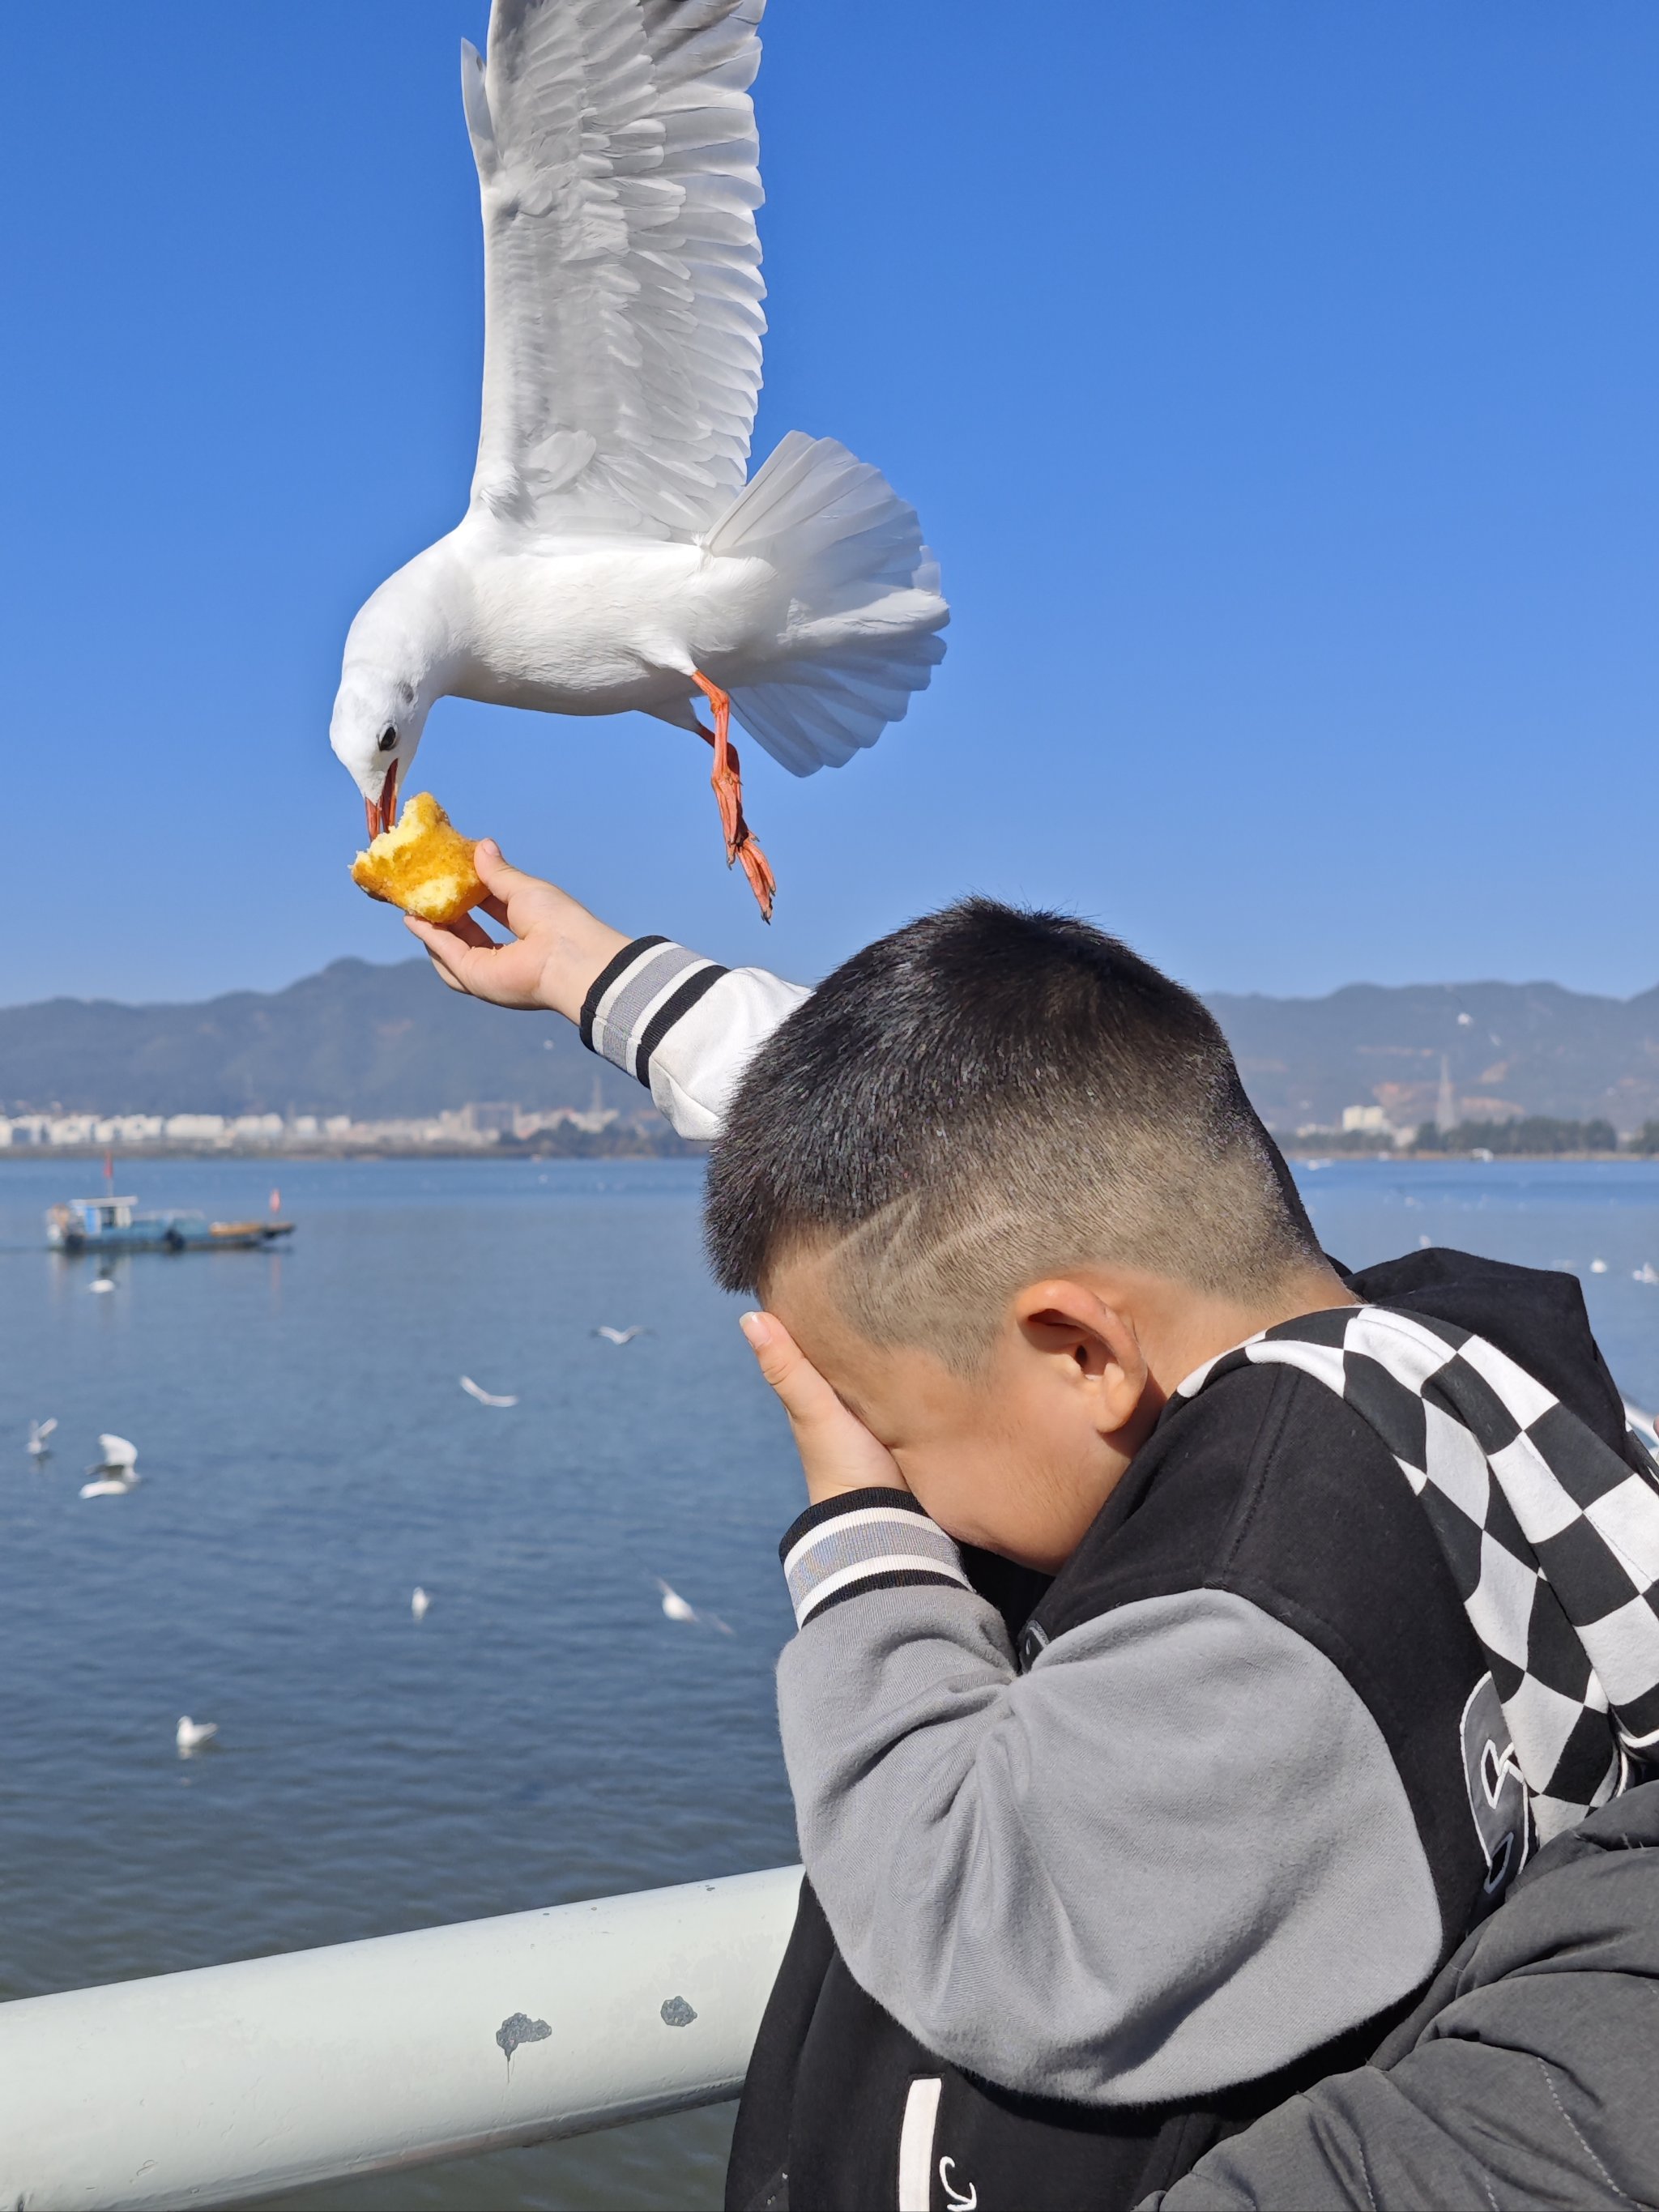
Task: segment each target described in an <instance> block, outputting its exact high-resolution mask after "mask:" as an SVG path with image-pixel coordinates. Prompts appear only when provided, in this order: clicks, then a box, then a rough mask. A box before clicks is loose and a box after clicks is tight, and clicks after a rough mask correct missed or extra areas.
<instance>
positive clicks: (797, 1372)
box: [739, 1313, 853, 1421]
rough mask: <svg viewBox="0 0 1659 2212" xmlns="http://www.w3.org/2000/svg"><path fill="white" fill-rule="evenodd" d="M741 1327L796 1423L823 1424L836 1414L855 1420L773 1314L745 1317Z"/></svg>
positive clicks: (768, 1379) (747, 1315) (764, 1374)
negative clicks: (815, 1422)
mask: <svg viewBox="0 0 1659 2212" xmlns="http://www.w3.org/2000/svg"><path fill="white" fill-rule="evenodd" d="M739 1327H740V1328H742V1330H743V1333H744V1335H745V1336H746V1337H747V1338H748V1340H749V1344H750V1350H751V1351H752V1352H754V1355H755V1358H756V1360H757V1364H758V1365H759V1367H760V1371H761V1373H762V1374H763V1376H765V1377H766V1379H767V1381H768V1382H769V1383H770V1384H771V1386H772V1388H773V1389H775V1391H776V1392H777V1394H778V1396H779V1398H780V1400H781V1401H782V1405H783V1410H784V1412H785V1413H787V1414H788V1416H789V1418H790V1419H791V1420H792V1421H814V1420H817V1421H821V1420H824V1419H829V1418H832V1417H833V1416H835V1415H836V1414H839V1415H840V1416H841V1418H842V1419H843V1420H851V1419H853V1416H852V1415H851V1414H850V1413H848V1410H847V1408H846V1407H845V1406H843V1405H842V1402H841V1400H840V1399H839V1398H838V1397H836V1394H835V1392H834V1391H833V1390H832V1389H830V1388H829V1384H828V1383H826V1382H825V1381H824V1379H823V1376H822V1375H820V1374H819V1373H818V1370H817V1368H816V1367H814V1366H813V1364H812V1363H811V1360H810V1359H808V1358H807V1357H806V1354H805V1352H803V1351H802V1350H801V1348H800V1346H799V1345H798V1344H797V1343H796V1342H795V1340H794V1338H793V1336H791V1335H790V1334H789V1332H788V1330H787V1328H785V1327H784V1325H783V1323H782V1322H781V1321H778V1320H775V1318H774V1316H772V1315H770V1314H760V1313H752V1314H745V1315H744V1317H743V1320H742V1322H740V1323H739Z"/></svg>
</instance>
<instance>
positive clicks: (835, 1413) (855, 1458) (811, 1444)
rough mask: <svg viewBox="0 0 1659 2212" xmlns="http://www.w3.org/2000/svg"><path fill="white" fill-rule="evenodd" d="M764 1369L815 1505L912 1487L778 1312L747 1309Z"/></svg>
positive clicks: (747, 1325) (748, 1329)
mask: <svg viewBox="0 0 1659 2212" xmlns="http://www.w3.org/2000/svg"><path fill="white" fill-rule="evenodd" d="M739 1325H740V1327H741V1328H742V1330H743V1333H744V1335H745V1336H746V1337H747V1338H748V1340H749V1345H750V1350H751V1351H752V1352H753V1353H754V1355H755V1357H756V1358H757V1360H758V1361H759V1363H760V1371H761V1373H762V1374H763V1376H765V1377H766V1379H767V1381H768V1382H769V1383H770V1384H771V1386H772V1388H773V1389H775V1391H776V1392H777V1394H778V1398H779V1401H780V1402H781V1405H782V1407H783V1410H784V1412H785V1413H787V1414H788V1416H789V1425H790V1427H791V1428H792V1429H793V1431H794V1432H795V1449H797V1450H798V1451H799V1454H800V1463H801V1466H802V1468H803V1469H804V1470H805V1475H806V1494H807V1496H808V1497H809V1498H811V1501H812V1503H813V1504H814V1505H821V1504H823V1500H824V1499H825V1498H839V1497H841V1496H842V1495H843V1494H844V1493H845V1492H847V1491H849V1490H871V1489H883V1490H908V1488H909V1485H908V1483H907V1482H906V1481H905V1480H904V1477H903V1476H902V1474H900V1473H899V1466H898V1462H897V1461H896V1459H895V1458H894V1457H893V1455H892V1453H891V1452H890V1451H889V1450H888V1449H887V1447H886V1445H885V1444H884V1443H878V1442H877V1440H876V1438H875V1437H872V1435H871V1433H870V1431H869V1430H868V1429H866V1427H865V1425H864V1424H863V1422H862V1421H861V1420H860V1419H859V1418H858V1416H857V1414H856V1413H849V1412H848V1408H847V1407H845V1406H844V1405H843V1404H842V1401H841V1400H840V1399H839V1398H838V1397H837V1396H836V1394H835V1392H834V1391H833V1390H832V1389H830V1387H829V1384H828V1383H826V1382H825V1381H824V1379H823V1376H822V1375H820V1374H819V1373H818V1370H817V1368H816V1367H814V1366H813V1365H812V1364H811V1361H810V1360H809V1359H808V1358H807V1357H806V1355H805V1352H803V1351H802V1350H801V1348H800V1346H799V1345H798V1344H797V1343H796V1342H795V1340H794V1339H793V1336H791V1335H790V1334H789V1332H788V1330H787V1328H785V1327H784V1325H783V1323H782V1322H781V1321H779V1320H778V1318H777V1317H776V1316H775V1315H774V1314H766V1313H751V1314H745V1315H744V1317H743V1320H742V1322H741V1323H740V1324H739Z"/></svg>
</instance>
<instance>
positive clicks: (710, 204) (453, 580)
mask: <svg viewBox="0 0 1659 2212" xmlns="http://www.w3.org/2000/svg"><path fill="white" fill-rule="evenodd" d="M763 4H764V0H494V5H493V6H492V8H491V9H490V16H489V40H488V48H489V56H488V59H487V60H484V59H481V58H479V56H478V54H477V52H476V51H475V49H474V48H473V47H471V46H469V45H467V44H466V42H465V40H463V41H462V45H461V90H462V96H463V100H464V103H465V111H466V123H467V129H468V131H469V133H470V134H471V140H472V151H473V155H474V158H475V160H476V161H477V170H478V185H479V191H480V193H481V196H482V198H483V232H484V369H483V414H482V421H481V425H480V430H479V437H478V458H477V467H476V470H475V471H474V474H473V478H472V493H471V503H470V504H469V506H468V508H467V511H466V513H465V516H464V517H463V519H462V520H461V521H460V523H459V525H458V526H457V527H456V528H455V529H453V530H452V531H451V532H450V533H449V534H448V536H447V537H446V538H440V539H439V540H438V542H437V544H435V545H430V546H428V548H427V550H425V552H423V553H420V554H417V555H416V557H415V559H414V560H412V561H410V562H409V563H408V564H407V566H406V567H404V568H400V569H398V572H397V573H396V574H394V575H392V576H391V577H389V578H388V579H387V580H386V582H385V583H384V584H382V585H381V586H380V589H379V590H378V591H377V592H375V593H374V596H373V598H372V599H369V600H368V603H367V605H365V606H364V607H363V608H362V611H360V612H359V614H358V615H357V617H356V620H355V621H354V622H353V623H352V625H351V629H350V632H349V635H348V636H347V639H346V644H345V655H344V663H343V669H342V672H341V678H340V688H339V691H338V693H337V696H336V699H335V702H334V713H333V719H332V721H331V725H330V730H329V737H330V742H331V744H332V745H333V747H334V750H335V751H336V752H337V754H338V756H339V757H340V759H341V760H342V761H343V763H344V764H345V766H346V767H347V769H349V771H350V773H351V775H352V776H353V778H354V780H355V781H356V784H357V787H358V788H359V790H360V791H361V792H362V795H363V801H364V806H365V810H366V812H367V814H368V827H369V832H370V835H371V836H373V835H374V832H375V831H376V830H377V829H387V828H389V827H390V826H391V823H392V818H393V816H394V814H395V812H396V808H397V794H398V785H399V782H400V781H402V782H403V783H404V785H405V786H406V785H407V783H408V780H409V770H410V763H411V762H412V761H413V759H414V757H415V753H416V748H417V747H418V745H419V744H420V742H421V732H422V728H423V727H424V726H425V722H426V718H427V715H428V712H429V710H430V708H431V707H432V703H433V702H434V700H435V699H439V698H442V697H444V696H446V695H450V696H457V697H460V698H465V699H482V700H485V701H489V702H493V703H495V704H497V705H501V706H507V707H529V708H538V709H539V710H541V711H542V712H544V713H546V714H620V713H622V712H623V711H624V710H625V709H628V708H639V709H641V711H643V712H644V713H646V714H653V715H655V716H656V717H657V719H658V720H660V721H665V722H670V723H672V724H673V725H674V726H676V727H677V728H679V729H684V730H692V731H696V732H697V734H698V735H699V736H700V737H702V738H704V739H705V740H706V741H707V742H708V744H712V745H713V747H714V776H713V782H714V793H715V796H716V798H717V799H718V800H719V803H720V822H721V826H722V828H723V829H724V832H725V836H726V859H727V861H728V863H730V862H731V861H732V860H738V861H740V862H741V863H742V865H743V868H744V873H745V874H746V875H747V877H748V878H749V881H750V885H751V887H752V889H753V890H754V893H755V896H756V897H757V900H758V901H759V902H760V907H761V911H762V913H763V914H764V915H768V916H769V915H770V912H771V903H772V895H773V890H774V883H773V878H772V872H771V870H770V868H769V866H767V863H766V860H765V857H764V855H763V854H762V853H761V851H760V848H759V847H758V846H757V844H756V843H755V841H754V838H753V837H752V836H750V832H749V829H748V825H747V824H746V823H745V822H744V817H743V804H742V787H741V784H740V782H739V781H738V757H737V753H736V751H735V750H734V749H733V747H732V744H731V742H730V738H729V736H728V721H729V718H730V717H731V716H732V715H735V716H736V718H737V720H738V721H739V722H741V723H742V725H743V726H744V728H745V729H746V730H747V731H749V732H750V734H751V735H752V736H753V737H755V738H757V739H758V741H759V742H760V744H763V746H764V747H765V748H766V750H767V751H768V752H769V753H770V754H771V756H772V757H773V758H774V759H775V760H776V761H778V762H779V763H781V765H782V766H783V767H784V768H786V769H788V770H789V771H790V772H791V774H792V775H812V774H813V773H814V771H815V770H817V769H820V768H824V767H835V768H839V767H840V766H841V765H842V763H843V762H845V761H848V760H849V759H850V758H851V757H852V756H853V754H854V752H856V751H858V750H860V747H862V746H866V745H871V744H874V743H875V741H876V739H877V738H878V737H879V736H880V735H881V733H882V731H883V730H884V728H885V727H886V726H887V724H888V723H889V722H892V721H896V720H899V718H900V717H901V716H902V714H904V712H905V710H906V708H908V705H909V702H910V698H911V695H912V694H913V693H914V692H917V691H920V690H923V689H924V688H925V687H926V685H927V681H928V678H929V677H930V676H931V675H932V673H933V669H934V668H935V666H936V665H938V663H939V661H940V660H941V659H943V657H944V653H945V647H944V643H943V641H942V640H941V639H940V638H939V636H938V635H937V632H938V631H939V629H942V628H943V627H944V625H945V622H946V621H947V619H948V617H949V609H948V608H947V607H946V605H945V601H944V599H942V598H941V597H940V595H939V568H938V564H937V563H936V562H935V561H934V560H933V556H932V554H931V553H930V552H929V551H928V550H927V547H926V545H924V544H923V543H922V538H921V526H920V524H919V523H918V521H917V520H916V514H915V509H914V508H913V507H909V506H908V505H907V504H906V503H905V502H904V501H902V499H900V498H899V497H898V495H897V494H896V492H894V490H893V489H892V488H891V487H890V485H889V484H888V483H887V482H886V481H885V479H884V477H882V475H881V474H880V472H879V471H878V470H876V469H873V468H872V467H870V466H869V465H867V464H866V463H865V462H862V461H859V460H856V459H854V456H853V455H852V454H851V453H848V450H847V448H846V447H844V446H842V445H838V444H837V443H836V441H835V440H834V439H831V438H810V437H807V436H805V435H804V434H803V433H802V432H800V431H799V430H792V431H791V432H790V433H789V434H788V435H787V437H785V438H784V440H783V441H782V442H781V444H780V445H779V446H778V447H776V448H775V451H774V452H773V453H772V455H771V457H770V458H769V459H768V460H767V461H766V462H765V463H764V464H763V466H762V467H761V468H760V469H758V470H757V471H756V473H755V475H754V476H753V477H751V478H750V479H749V481H748V482H747V483H745V482H744V474H745V471H746V468H747V465H748V458H749V440H750V429H751V428H752V426H753V422H754V416H755V402H756V396H757V392H758V391H759V388H760V381H761V333H762V332H763V330H764V329H765V327H766V320H765V317H764V316H763V313H762V312H761V306H760V302H761V299H762V296H763V291H764V289H765V288H764V287H763V284H762V283H761V276H760V246H759V241H758V240H757V235H756V230H755V210H756V208H757V206H758V205H759V204H760V202H761V198H762V197H763V195H762V191H761V183H760V173H759V169H758V166H757V164H758V161H759V146H758V143H757V137H756V132H755V113H754V108H753V106H752V104H751V102H750V97H749V87H750V83H751V82H753V79H754V76H755V71H756V70H757V67H758V65H759V62H760V40H759V39H758V37H757V25H758V23H759V21H760V16H761V10H762V8H763ZM699 695H701V696H702V698H704V699H706V700H707V701H708V705H709V708H710V710H711V713H712V716H713V721H714V728H713V730H712V732H711V731H710V730H708V728H706V727H705V726H704V725H703V724H702V721H701V720H700V719H699V717H698V714H697V712H696V706H697V701H698V696H699Z"/></svg>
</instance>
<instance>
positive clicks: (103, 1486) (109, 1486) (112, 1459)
mask: <svg viewBox="0 0 1659 2212" xmlns="http://www.w3.org/2000/svg"><path fill="white" fill-rule="evenodd" d="M98 1449H99V1450H100V1452H102V1454H103V1455H104V1456H103V1457H102V1459H100V1461H99V1462H98V1463H97V1465H96V1466H95V1467H89V1468H88V1469H87V1473H88V1474H89V1475H91V1476H92V1477H93V1480H92V1481H90V1482H83V1483H82V1485H81V1495H82V1498H125V1495H126V1493H127V1492H128V1491H130V1490H131V1489H132V1487H133V1486H134V1485H135V1484H137V1483H139V1482H142V1481H143V1476H142V1475H141V1474H139V1472H138V1447H137V1444H135V1443H129V1441H128V1440H127V1438H126V1437H112V1436H100V1437H99V1439H98Z"/></svg>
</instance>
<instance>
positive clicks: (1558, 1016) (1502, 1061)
mask: <svg viewBox="0 0 1659 2212" xmlns="http://www.w3.org/2000/svg"><path fill="white" fill-rule="evenodd" d="M1209 1004H1210V1006H1211V1007H1212V1010H1213V1012H1214V1013H1215V1016H1216V1018H1217V1019H1218V1021H1219V1022H1220V1024H1221V1026H1222V1028H1223V1029H1224V1030H1225V1031H1226V1032H1227V1036H1228V1039H1229V1041H1230V1042H1231V1045H1232V1048H1233V1051H1234V1053H1235V1054H1236V1055H1237V1060H1238V1064H1239V1069H1240V1072H1241V1073H1242V1074H1243V1078H1244V1081H1245V1084H1246V1086H1247V1087H1248V1089H1249V1093H1250V1096H1251V1097H1252V1098H1253V1099H1254V1100H1255V1106H1256V1110H1257V1111H1258V1112H1259V1113H1260V1115H1261V1118H1262V1120H1263V1121H1266V1122H1267V1125H1268V1127H1270V1128H1273V1129H1278V1130H1280V1131H1292V1130H1295V1129H1297V1128H1301V1127H1306V1126H1308V1125H1310V1124H1313V1125H1326V1126H1328V1125H1330V1124H1332V1123H1334V1122H1336V1121H1340V1117H1341V1114H1342V1109H1343V1108H1344V1107H1345V1106H1354V1105H1378V1106H1381V1107H1382V1108H1383V1111H1384V1112H1385V1114H1386V1115H1388V1118H1389V1121H1391V1122H1393V1123H1394V1124H1395V1125H1396V1126H1397V1127H1408V1126H1410V1125H1412V1124H1413V1123H1420V1122H1423V1121H1432V1120H1433V1119H1434V1115H1435V1106H1436V1101H1437V1093H1438V1091H1439V1086H1440V1075H1441V1062H1442V1059H1444V1061H1445V1065H1446V1073H1447V1074H1448V1076H1449V1081H1450V1088H1451V1091H1452V1094H1453V1100H1454V1103H1455V1107H1456V1110H1457V1115H1458V1117H1459V1118H1460V1119H1461V1120H1463V1121H1502V1120H1504V1119H1506V1118H1507V1117H1509V1116H1510V1115H1516V1114H1522V1113H1524V1114H1547V1115H1557V1116H1559V1117H1560V1118H1561V1119H1562V1120H1564V1121H1588V1120H1590V1119H1592V1118H1595V1117H1596V1116H1601V1117H1602V1118H1604V1119H1605V1120H1607V1121H1611V1122H1612V1123H1613V1127H1615V1128H1616V1129H1618V1130H1620V1132H1621V1133H1628V1132H1629V1131H1631V1130H1633V1129H1638V1128H1639V1127H1641V1126H1642V1124H1643V1123H1644V1121H1650V1120H1659V989H1656V990H1651V991H1644V992H1642V993H1640V994H1638V996H1637V997H1636V998H1633V999H1602V998H1596V997H1593V996H1591V995H1590V994H1588V993H1585V992H1580V991H1566V990H1563V989H1562V987H1561V986H1560V985H1559V983H1416V984H1407V985H1405V986H1403V987H1399V988H1395V989H1387V988H1384V987H1383V986H1381V985H1379V984H1375V983H1350V984H1349V985H1347V986H1346V988H1345V989H1343V990H1340V991H1334V992H1332V994H1330V996H1329V997H1328V998H1326V999H1268V998H1259V997H1256V996H1255V995H1251V996H1249V997H1234V996H1231V995H1230V994H1221V993H1218V994H1215V995H1214V996H1212V998H1211V999H1210V1000H1209Z"/></svg>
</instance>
